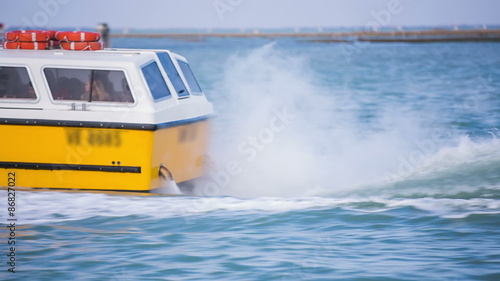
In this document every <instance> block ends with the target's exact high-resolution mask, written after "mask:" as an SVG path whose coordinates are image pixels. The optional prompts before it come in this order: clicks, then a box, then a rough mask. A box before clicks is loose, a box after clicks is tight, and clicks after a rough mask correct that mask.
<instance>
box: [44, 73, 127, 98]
mask: <svg viewBox="0 0 500 281" xmlns="http://www.w3.org/2000/svg"><path fill="white" fill-rule="evenodd" d="M44 73H45V76H46V78H47V82H48V83H49V88H50V91H51V93H52V98H53V99H54V100H61V101H64V100H69V101H86V102H123V103H133V102H134V98H133V97H132V93H131V91H130V87H129V85H128V82H127V79H126V78H125V73H124V72H123V71H119V70H92V69H66V68H45V69H44ZM90 85H92V87H90Z"/></svg>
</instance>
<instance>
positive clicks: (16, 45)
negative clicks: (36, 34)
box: [2, 41, 49, 50]
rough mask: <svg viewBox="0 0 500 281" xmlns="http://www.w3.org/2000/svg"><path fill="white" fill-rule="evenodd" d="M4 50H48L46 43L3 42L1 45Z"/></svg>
mask: <svg viewBox="0 0 500 281" xmlns="http://www.w3.org/2000/svg"><path fill="white" fill-rule="evenodd" d="M2 46H3V48H4V49H21V50H46V49H48V48H49V43H48V42H14V41H4V42H3V43H2Z"/></svg>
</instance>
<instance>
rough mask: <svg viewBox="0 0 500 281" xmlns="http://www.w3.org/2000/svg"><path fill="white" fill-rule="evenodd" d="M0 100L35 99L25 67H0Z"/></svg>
mask: <svg viewBox="0 0 500 281" xmlns="http://www.w3.org/2000/svg"><path fill="white" fill-rule="evenodd" d="M0 99H30V100H34V99H36V94H35V89H34V88H33V84H32V83H31V80H30V77H29V75H28V70H27V69H26V68H25V67H12V66H0Z"/></svg>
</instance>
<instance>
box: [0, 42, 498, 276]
mask: <svg viewBox="0 0 500 281" xmlns="http://www.w3.org/2000/svg"><path fill="white" fill-rule="evenodd" d="M112 45H113V47H117V48H166V49H170V50H172V51H174V52H176V53H179V54H181V55H183V56H185V57H186V58H187V59H188V60H189V62H190V64H191V67H192V69H193V71H194V72H195V74H196V75H197V77H198V80H199V83H200V85H201V87H202V88H203V89H204V91H205V93H206V96H207V98H208V99H209V100H210V101H211V102H212V103H213V104H214V107H215V110H216V112H217V118H216V119H215V120H214V123H213V137H212V141H211V148H210V153H209V157H210V159H209V161H208V167H209V171H208V173H207V175H206V176H205V177H204V178H203V179H202V180H200V181H199V182H197V183H196V185H195V186H194V189H193V190H191V194H189V195H184V196H161V195H155V196H143V195H136V196H132V195H112V194H96V193H68V192H55V191H45V192H23V191H18V192H17V193H16V200H17V201H16V216H17V218H18V221H17V223H16V225H17V229H16V231H17V232H16V239H17V241H16V264H15V270H16V273H10V272H8V271H7V270H8V268H9V266H8V265H7V263H6V262H7V259H8V257H7V254H8V253H9V250H8V249H9V248H8V247H9V246H8V245H7V237H8V235H9V233H8V232H7V231H6V226H7V225H8V223H7V200H6V198H7V194H6V192H5V191H0V193H1V194H2V196H1V198H3V199H2V200H0V225H1V227H2V232H0V235H1V237H2V238H1V245H0V249H1V258H0V261H1V266H0V269H1V271H0V279H1V280H116V281H125V280H231V281H232V280H500V139H499V138H500V131H499V129H500V44H499V43H494V42H493V43H491V42H490V43H481V42H469V43H418V44H408V43H360V42H356V43H312V42H309V41H307V40H306V39H302V38H298V39H287V38H281V39H263V38H206V39H203V38H202V39H200V40H180V39H179V40H176V39H163V38H155V39H137V38H115V39H113V40H112Z"/></svg>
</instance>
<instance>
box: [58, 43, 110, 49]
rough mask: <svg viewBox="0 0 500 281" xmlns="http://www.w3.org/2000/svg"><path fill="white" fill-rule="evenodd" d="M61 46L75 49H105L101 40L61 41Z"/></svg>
mask: <svg viewBox="0 0 500 281" xmlns="http://www.w3.org/2000/svg"><path fill="white" fill-rule="evenodd" d="M61 48H62V49H64V50H73V51H96V50H102V49H104V44H103V43H102V42H101V41H97V42H61Z"/></svg>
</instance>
